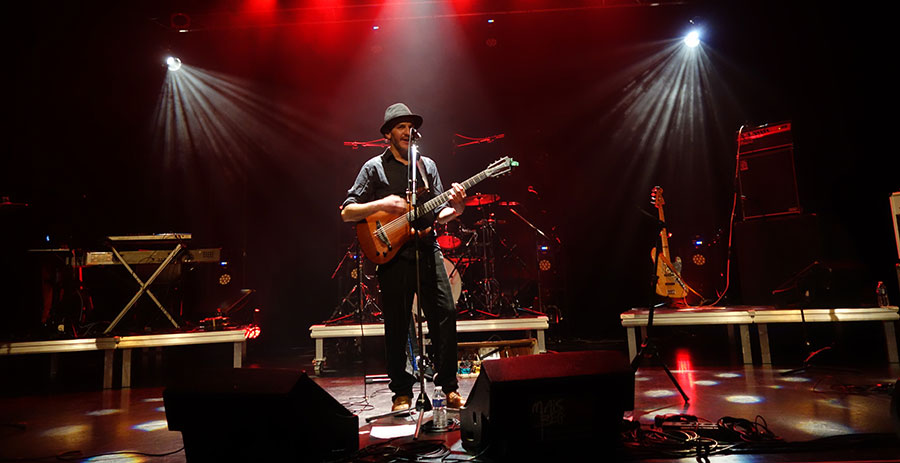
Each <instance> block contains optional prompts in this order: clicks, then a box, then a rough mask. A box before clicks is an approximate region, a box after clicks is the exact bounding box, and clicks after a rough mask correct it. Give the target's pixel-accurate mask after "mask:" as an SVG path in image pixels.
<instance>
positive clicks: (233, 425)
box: [163, 368, 359, 463]
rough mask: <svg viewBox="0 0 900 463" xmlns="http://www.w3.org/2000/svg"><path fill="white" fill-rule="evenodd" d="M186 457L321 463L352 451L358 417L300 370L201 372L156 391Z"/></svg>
mask: <svg viewBox="0 0 900 463" xmlns="http://www.w3.org/2000/svg"><path fill="white" fill-rule="evenodd" d="M163 399H164V400H165V406H166V419H167V420H168V424H169V430H170V431H181V433H182V437H183V439H184V450H185V456H186V457H187V461H188V462H190V463H197V462H226V461H241V462H244V461H286V460H295V461H324V460H333V459H337V458H340V457H342V456H346V455H349V454H352V453H353V452H356V451H357V450H358V449H359V420H358V418H357V417H356V416H353V414H352V413H350V412H349V411H348V410H347V409H346V408H344V407H343V406H342V405H341V404H340V403H338V402H337V401H336V400H335V399H334V398H333V397H331V396H330V395H329V394H328V393H327V392H325V390H323V389H322V388H321V387H319V385H317V384H316V383H315V382H313V381H312V380H311V379H310V378H309V377H308V376H307V375H306V373H305V372H304V373H301V372H297V371H293V370H274V369H249V368H247V369H241V368H233V369H220V370H215V371H200V372H196V373H194V374H191V375H189V376H186V377H184V378H180V379H178V380H176V381H173V384H171V385H170V386H168V387H166V389H165V390H164V391H163Z"/></svg>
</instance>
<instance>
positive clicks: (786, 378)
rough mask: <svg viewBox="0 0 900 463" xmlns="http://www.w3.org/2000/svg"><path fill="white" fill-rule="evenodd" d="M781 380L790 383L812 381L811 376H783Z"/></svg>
mask: <svg viewBox="0 0 900 463" xmlns="http://www.w3.org/2000/svg"><path fill="white" fill-rule="evenodd" d="M781 380H782V381H786V382H788V383H808V382H809V381H810V379H809V378H803V377H801V376H783V377H781Z"/></svg>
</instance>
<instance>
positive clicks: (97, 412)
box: [85, 408, 122, 416]
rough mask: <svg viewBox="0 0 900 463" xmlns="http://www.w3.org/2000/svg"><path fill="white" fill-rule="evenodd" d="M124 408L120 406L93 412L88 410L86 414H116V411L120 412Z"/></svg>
mask: <svg viewBox="0 0 900 463" xmlns="http://www.w3.org/2000/svg"><path fill="white" fill-rule="evenodd" d="M121 411H122V410H119V409H118V408H104V409H103V410H94V411H92V412H87V413H85V415H88V416H106V415H115V414H116V413H120V412H121Z"/></svg>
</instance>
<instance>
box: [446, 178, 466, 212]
mask: <svg viewBox="0 0 900 463" xmlns="http://www.w3.org/2000/svg"><path fill="white" fill-rule="evenodd" d="M465 199H466V190H465V188H463V187H462V185H460V184H459V183H453V184H452V185H451V190H450V195H449V196H448V197H447V202H448V203H450V207H452V208H453V209H456V213H457V214H462V212H463V210H464V209H465V208H466V203H465V202H464V200H465Z"/></svg>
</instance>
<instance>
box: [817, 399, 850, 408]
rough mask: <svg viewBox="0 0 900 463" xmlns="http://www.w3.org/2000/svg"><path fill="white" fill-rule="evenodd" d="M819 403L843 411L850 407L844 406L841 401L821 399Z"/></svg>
mask: <svg viewBox="0 0 900 463" xmlns="http://www.w3.org/2000/svg"><path fill="white" fill-rule="evenodd" d="M821 402H822V403H823V404H825V405H828V406H829V407H834V408H840V409H843V410H849V409H850V406H848V405H847V404H845V403H844V401H842V400H841V399H822V400H821Z"/></svg>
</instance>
